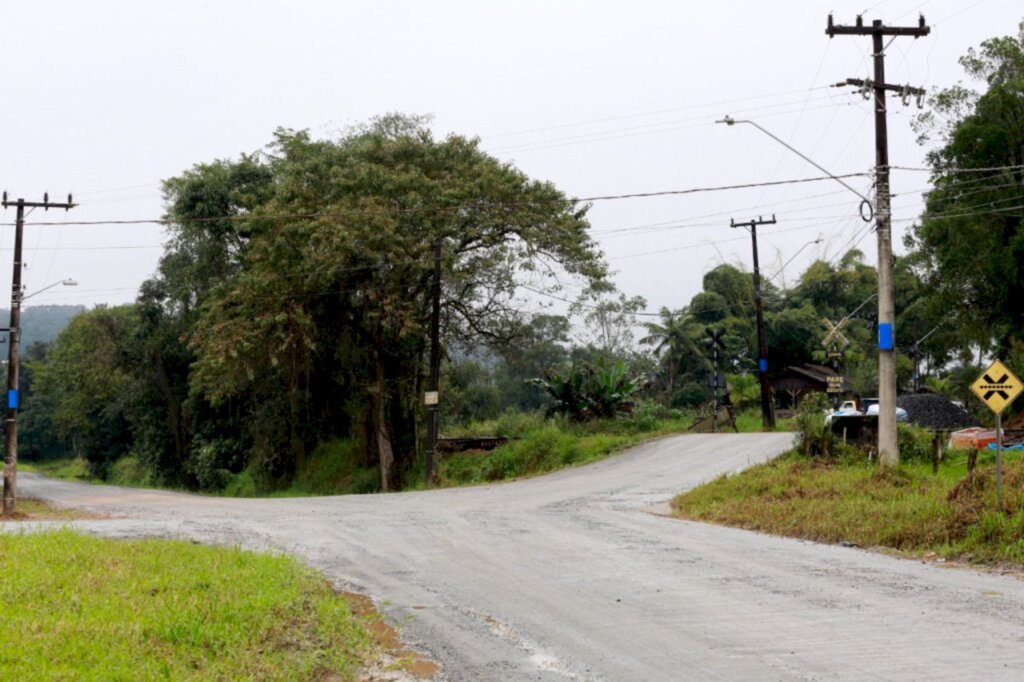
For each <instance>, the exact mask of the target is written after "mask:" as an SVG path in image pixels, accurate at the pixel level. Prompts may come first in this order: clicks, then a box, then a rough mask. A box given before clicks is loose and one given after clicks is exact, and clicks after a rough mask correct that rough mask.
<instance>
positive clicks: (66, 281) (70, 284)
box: [21, 277, 78, 301]
mask: <svg viewBox="0 0 1024 682" xmlns="http://www.w3.org/2000/svg"><path fill="white" fill-rule="evenodd" d="M61 284H63V285H64V286H66V287H74V286H78V282H76V281H75V280H73V279H71V278H70V277H68V278H67V279H62V280H60V281H59V282H54V283H53V284H48V285H47V286H45V287H43V288H42V289H40V290H39V291H33V292H32V293H31V294H28V295H26V296H22V297H21V300H22V301H25V300H27V299H30V298H32V297H33V296H36V295H38V294H41V293H43V292H44V291H46V290H48V289H52V288H54V287H55V286H59V285H61Z"/></svg>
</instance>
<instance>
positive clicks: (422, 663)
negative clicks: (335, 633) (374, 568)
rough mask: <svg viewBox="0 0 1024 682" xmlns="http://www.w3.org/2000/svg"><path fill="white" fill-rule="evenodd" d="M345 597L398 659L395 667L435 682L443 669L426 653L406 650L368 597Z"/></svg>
mask: <svg viewBox="0 0 1024 682" xmlns="http://www.w3.org/2000/svg"><path fill="white" fill-rule="evenodd" d="M341 595H342V596H343V597H345V600H346V601H347V602H348V603H349V606H350V607H351V608H352V612H353V613H355V614H356V615H357V616H359V617H360V618H361V619H362V621H363V624H364V625H365V626H366V629H367V630H368V631H369V632H370V635H371V636H372V637H373V638H374V640H376V642H377V644H379V645H380V647H381V648H382V649H384V652H385V653H386V654H387V655H388V657H389V658H394V659H395V665H396V666H397V667H398V669H399V670H402V671H404V672H406V673H408V674H410V675H412V676H413V677H415V678H416V679H420V680H433V679H434V678H435V677H436V676H437V673H438V672H440V666H439V665H438V664H437V663H435V662H434V661H432V660H430V659H429V658H427V657H426V655H425V654H423V653H421V652H419V651H414V650H412V649H409V648H408V647H406V646H405V645H404V644H403V643H402V641H401V640H400V639H399V638H398V632H397V631H396V630H395V628H393V627H392V626H391V625H389V624H388V623H387V621H385V620H384V617H383V616H382V615H381V614H380V612H379V611H378V610H377V607H376V605H375V604H374V603H373V600H372V599H370V598H369V597H367V596H366V595H365V594H357V593H355V592H342V593H341Z"/></svg>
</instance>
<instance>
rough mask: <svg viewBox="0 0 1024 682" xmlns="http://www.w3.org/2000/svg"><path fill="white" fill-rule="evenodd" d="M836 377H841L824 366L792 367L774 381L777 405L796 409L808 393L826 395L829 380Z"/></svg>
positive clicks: (804, 365)
mask: <svg viewBox="0 0 1024 682" xmlns="http://www.w3.org/2000/svg"><path fill="white" fill-rule="evenodd" d="M835 376H839V375H838V374H837V373H836V371H835V370H834V369H832V368H831V367H826V366H824V365H811V364H803V365H790V366H789V367H786V369H784V370H783V371H782V372H781V373H780V374H779V375H778V376H776V377H775V379H773V380H772V386H773V387H774V388H775V401H776V404H777V405H778V406H779V407H781V408H784V409H796V408H797V406H799V405H800V402H801V401H802V400H803V399H804V396H806V395H807V394H808V393H825V392H826V391H827V389H828V378H829V377H835Z"/></svg>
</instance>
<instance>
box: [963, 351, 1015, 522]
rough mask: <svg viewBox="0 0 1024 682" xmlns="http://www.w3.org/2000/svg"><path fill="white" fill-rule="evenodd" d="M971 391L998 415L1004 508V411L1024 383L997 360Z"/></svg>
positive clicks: (999, 495) (1000, 496)
mask: <svg viewBox="0 0 1024 682" xmlns="http://www.w3.org/2000/svg"><path fill="white" fill-rule="evenodd" d="M971 390H972V391H974V394H975V395H976V396H978V397H979V398H981V402H983V403H985V406H986V407H988V409H990V410H992V411H993V412H994V413H995V415H996V509H997V510H998V509H1001V508H1002V506H1003V410H1005V409H1006V408H1007V407H1009V406H1010V403H1012V402H1013V401H1014V399H1015V398H1016V397H1017V396H1019V395H1020V393H1021V391H1024V383H1021V380H1020V379H1018V378H1017V375H1016V374H1014V373H1013V372H1012V371H1011V370H1010V368H1009V367H1007V366H1006V365H1004V364H1003V363H1002V361H1001V360H996V361H995V362H993V363H992V365H991V366H989V368H988V369H986V370H985V371H984V372H982V373H981V376H980V377H978V379H977V380H976V381H975V382H974V383H973V384H971Z"/></svg>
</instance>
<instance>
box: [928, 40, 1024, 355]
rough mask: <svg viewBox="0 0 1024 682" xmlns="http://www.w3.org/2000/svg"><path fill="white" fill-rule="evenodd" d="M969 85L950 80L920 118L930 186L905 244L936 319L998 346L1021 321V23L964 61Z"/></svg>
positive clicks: (968, 338) (966, 337)
mask: <svg viewBox="0 0 1024 682" xmlns="http://www.w3.org/2000/svg"><path fill="white" fill-rule="evenodd" d="M960 64H961V66H962V67H963V69H964V71H965V73H966V74H967V76H968V78H969V79H970V81H972V82H973V83H974V84H975V85H976V86H978V87H977V88H976V89H975V88H972V87H968V86H965V85H962V84H960V85H956V86H953V87H950V88H947V89H944V90H941V91H939V92H938V93H936V94H935V95H934V96H933V97H932V98H931V110H930V111H929V112H927V113H926V114H924V115H923V116H921V117H920V118H919V119H918V121H917V125H918V130H919V132H920V133H921V139H922V141H923V142H931V143H935V144H937V146H936V147H935V148H934V149H932V151H931V152H930V153H929V155H928V158H929V161H930V164H931V166H932V171H933V172H932V179H933V183H934V185H935V188H934V190H933V191H931V192H930V193H929V194H928V196H927V202H926V210H925V213H924V215H923V217H922V219H921V221H920V223H919V224H918V225H916V226H915V228H914V230H913V233H912V235H911V237H910V239H909V240H908V245H909V246H910V247H912V248H917V249H919V252H920V256H919V257H920V259H921V271H922V273H923V276H924V277H925V280H926V281H925V288H926V289H927V290H928V291H930V292H931V305H932V306H933V308H934V312H933V317H934V316H935V315H940V316H941V315H944V314H951V315H952V316H953V317H954V319H955V324H956V327H957V328H959V329H960V330H962V335H961V341H962V342H963V343H964V344H965V345H966V344H967V343H978V344H982V345H987V344H988V343H989V342H990V341H994V342H995V343H996V344H997V345H998V346H999V347H1000V349H1002V350H1006V349H1008V348H1009V347H1010V345H1011V342H1012V340H1013V339H1014V338H1020V336H1021V329H1022V327H1024V230H1022V229H1021V219H1022V216H1024V206H1022V204H1024V201H1022V200H1021V197H1022V196H1024V24H1022V25H1021V28H1020V31H1019V32H1018V34H1017V36H1013V37H1011V36H1007V37H1001V38H993V39H991V40H987V41H985V42H983V43H982V44H981V46H980V47H979V48H978V49H971V50H969V51H968V53H967V54H966V55H965V56H964V57H963V58H961V60H960Z"/></svg>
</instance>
